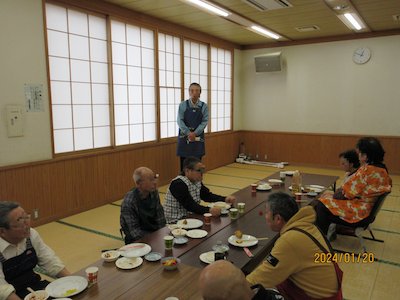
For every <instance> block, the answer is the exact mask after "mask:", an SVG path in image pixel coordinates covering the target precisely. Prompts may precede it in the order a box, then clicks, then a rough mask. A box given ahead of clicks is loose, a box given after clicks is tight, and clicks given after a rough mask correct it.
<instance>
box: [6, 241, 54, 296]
mask: <svg viewBox="0 0 400 300" xmlns="http://www.w3.org/2000/svg"><path fill="white" fill-rule="evenodd" d="M0 262H1V264H2V265H3V273H4V279H5V280H6V281H7V282H8V283H9V284H11V285H12V286H14V289H15V293H16V294H17V295H18V296H19V297H20V298H22V299H23V298H24V297H25V296H26V295H27V294H29V291H28V290H27V289H26V288H27V287H31V288H32V289H33V290H43V289H44V288H45V287H46V286H47V285H48V284H49V282H48V281H45V280H44V281H41V278H40V275H38V274H36V273H35V272H34V271H33V268H34V267H35V266H36V265H37V263H38V258H37V255H36V251H35V249H34V248H33V247H32V243H31V239H30V238H27V239H26V250H25V251H24V252H23V253H21V254H20V255H18V256H15V257H12V258H10V259H7V260H6V259H5V258H4V256H3V254H2V253H1V252H0Z"/></svg>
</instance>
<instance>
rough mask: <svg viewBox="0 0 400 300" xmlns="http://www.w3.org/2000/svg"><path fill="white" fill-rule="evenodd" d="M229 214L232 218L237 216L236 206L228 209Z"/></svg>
mask: <svg viewBox="0 0 400 300" xmlns="http://www.w3.org/2000/svg"><path fill="white" fill-rule="evenodd" d="M229 216H230V217H231V219H232V220H235V219H237V218H238V217H239V211H238V209H237V208H231V209H230V210H229Z"/></svg>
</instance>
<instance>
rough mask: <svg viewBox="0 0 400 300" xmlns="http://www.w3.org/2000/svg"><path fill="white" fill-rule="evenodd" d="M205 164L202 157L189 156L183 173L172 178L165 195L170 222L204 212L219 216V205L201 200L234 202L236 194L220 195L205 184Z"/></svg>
mask: <svg viewBox="0 0 400 300" xmlns="http://www.w3.org/2000/svg"><path fill="white" fill-rule="evenodd" d="M204 171H205V166H204V164H202V162H201V161H200V159H198V158H196V157H188V158H186V159H185V160H184V162H183V171H182V174H181V175H179V176H177V177H176V178H175V179H173V180H172V182H171V184H170V186H169V188H168V191H167V194H166V195H165V203H164V211H165V218H166V219H167V222H168V223H173V222H176V221H178V220H180V219H182V218H186V217H187V216H188V214H189V213H190V212H191V213H196V214H204V213H208V212H210V213H211V214H212V215H213V216H219V215H220V214H221V209H220V208H218V207H212V208H209V207H205V206H202V205H200V201H201V200H203V201H208V202H217V201H224V202H227V203H234V202H235V197H234V196H227V197H224V196H220V195H216V194H213V193H211V192H210V190H209V189H208V188H207V187H206V186H204V185H203V183H202V180H203V173H204Z"/></svg>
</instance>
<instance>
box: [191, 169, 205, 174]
mask: <svg viewBox="0 0 400 300" xmlns="http://www.w3.org/2000/svg"><path fill="white" fill-rule="evenodd" d="M193 171H196V172H199V173H201V174H203V173H204V172H205V171H206V169H205V168H198V169H193Z"/></svg>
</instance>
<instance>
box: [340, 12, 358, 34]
mask: <svg viewBox="0 0 400 300" xmlns="http://www.w3.org/2000/svg"><path fill="white" fill-rule="evenodd" d="M344 17H345V18H346V19H347V20H349V22H350V23H351V25H353V26H354V28H355V29H356V30H360V29H361V28H362V27H361V25H360V24H358V22H357V21H356V19H354V17H353V15H352V14H349V13H347V14H344Z"/></svg>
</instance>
